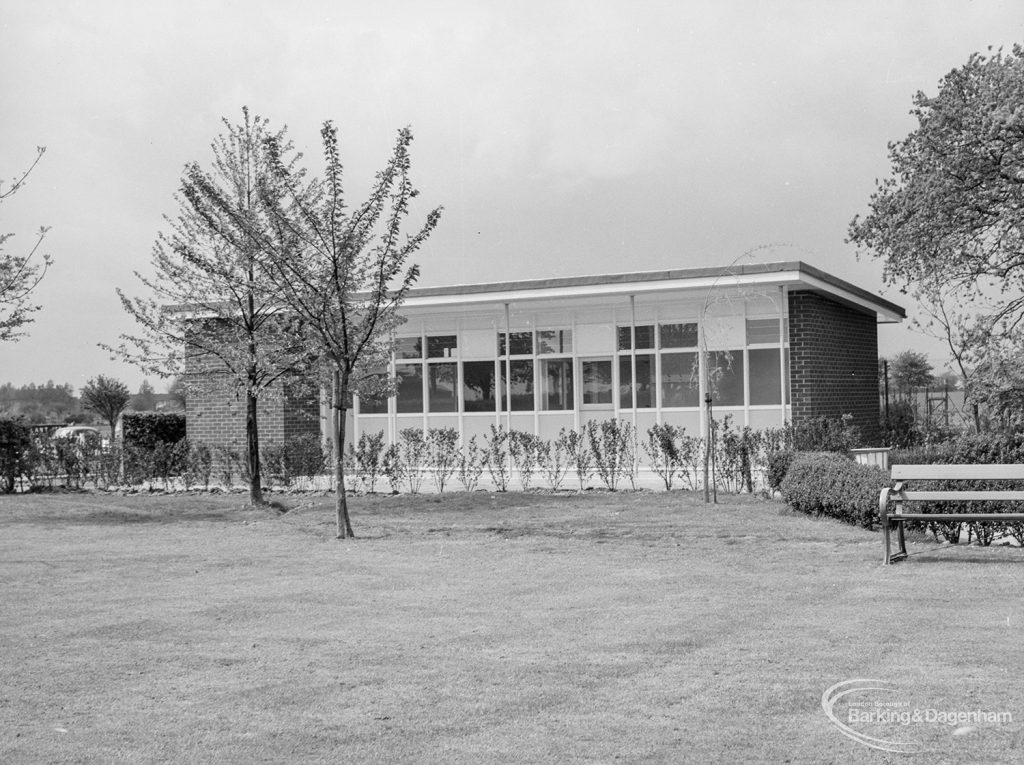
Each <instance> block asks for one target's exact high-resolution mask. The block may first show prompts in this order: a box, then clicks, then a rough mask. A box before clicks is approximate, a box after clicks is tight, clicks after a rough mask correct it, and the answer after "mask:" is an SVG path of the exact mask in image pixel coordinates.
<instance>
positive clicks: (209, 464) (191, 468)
mask: <svg viewBox="0 0 1024 765" xmlns="http://www.w3.org/2000/svg"><path fill="white" fill-rule="evenodd" d="M185 475H186V477H185V488H186V489H187V488H188V486H189V484H193V485H195V484H202V487H203V489H204V490H206V491H209V489H210V477H211V476H212V475H213V450H211V449H210V447H209V446H207V445H206V444H204V443H203V442H201V441H197V442H195V443H193V444H192V447H191V449H189V453H188V464H187V466H186V469H185Z"/></svg>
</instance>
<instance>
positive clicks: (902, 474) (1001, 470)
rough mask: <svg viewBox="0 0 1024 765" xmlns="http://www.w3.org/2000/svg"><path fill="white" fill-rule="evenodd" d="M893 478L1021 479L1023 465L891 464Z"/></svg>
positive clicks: (1023, 478)
mask: <svg viewBox="0 0 1024 765" xmlns="http://www.w3.org/2000/svg"><path fill="white" fill-rule="evenodd" d="M892 478H893V480H894V481H895V480H897V479H899V480H904V481H909V480H913V479H915V478H917V479H928V480H953V481H970V480H1013V479H1017V480H1021V481H1024V465H1021V464H1014V465H893V466H892Z"/></svg>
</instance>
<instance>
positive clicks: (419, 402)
mask: <svg viewBox="0 0 1024 765" xmlns="http://www.w3.org/2000/svg"><path fill="white" fill-rule="evenodd" d="M395 374H396V375H397V376H398V390H397V393H396V396H395V411H397V412H399V413H400V414H410V413H420V412H422V411H423V365H422V364H395Z"/></svg>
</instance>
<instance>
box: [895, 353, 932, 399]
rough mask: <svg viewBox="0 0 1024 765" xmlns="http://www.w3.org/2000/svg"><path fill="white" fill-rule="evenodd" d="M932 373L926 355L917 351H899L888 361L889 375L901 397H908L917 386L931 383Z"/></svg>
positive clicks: (925, 385) (922, 386)
mask: <svg viewBox="0 0 1024 765" xmlns="http://www.w3.org/2000/svg"><path fill="white" fill-rule="evenodd" d="M933 373H934V370H933V369H932V365H931V363H930V362H929V361H928V357H927V356H925V355H924V354H923V353H919V352H917V351H900V352H899V353H897V354H896V355H895V356H893V358H892V361H890V362H889V375H890V376H891V377H892V381H893V383H894V384H895V385H896V390H897V391H899V393H900V395H901V397H902V398H909V397H910V395H911V394H912V393H913V391H914V390H916V389H917V388H924V387H927V386H928V385H931V383H932V380H933V379H934V374H933Z"/></svg>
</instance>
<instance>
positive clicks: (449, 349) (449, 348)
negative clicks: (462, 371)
mask: <svg viewBox="0 0 1024 765" xmlns="http://www.w3.org/2000/svg"><path fill="white" fill-rule="evenodd" d="M456 348H458V340H457V339H456V337H455V335H435V336H434V337H428V338H427V357H428V358H431V359H450V358H452V357H454V356H455V349H456Z"/></svg>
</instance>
